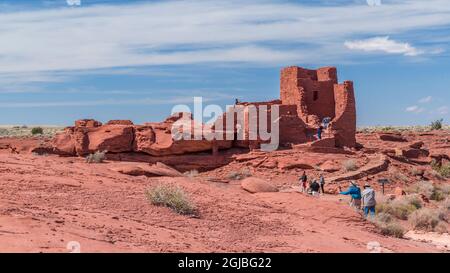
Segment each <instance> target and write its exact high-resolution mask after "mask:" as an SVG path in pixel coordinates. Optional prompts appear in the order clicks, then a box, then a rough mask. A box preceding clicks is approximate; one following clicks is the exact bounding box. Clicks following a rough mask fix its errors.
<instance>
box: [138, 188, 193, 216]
mask: <svg viewBox="0 0 450 273" xmlns="http://www.w3.org/2000/svg"><path fill="white" fill-rule="evenodd" d="M147 198H148V200H149V201H150V202H151V203H152V204H153V205H156V206H165V207H168V208H170V209H172V210H173V211H175V212H177V213H179V214H183V215H189V214H195V213H196V210H195V207H194V205H193V204H192V202H191V201H190V199H189V198H188V196H187V194H186V193H185V192H184V191H183V189H182V188H180V187H174V186H170V185H162V184H161V185H158V186H156V187H153V188H151V189H149V190H147Z"/></svg>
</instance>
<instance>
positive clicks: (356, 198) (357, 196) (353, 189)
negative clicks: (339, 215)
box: [339, 181, 361, 210]
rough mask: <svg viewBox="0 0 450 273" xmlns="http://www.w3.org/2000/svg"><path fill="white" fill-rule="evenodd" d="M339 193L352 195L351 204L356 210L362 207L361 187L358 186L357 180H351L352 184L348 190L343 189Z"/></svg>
mask: <svg viewBox="0 0 450 273" xmlns="http://www.w3.org/2000/svg"><path fill="white" fill-rule="evenodd" d="M339 194H342V195H350V196H351V200H350V206H352V207H354V208H355V209H356V210H360V209H361V189H360V188H359V187H358V185H357V184H356V182H355V181H350V185H349V187H348V189H347V190H346V191H341V190H340V192H339Z"/></svg>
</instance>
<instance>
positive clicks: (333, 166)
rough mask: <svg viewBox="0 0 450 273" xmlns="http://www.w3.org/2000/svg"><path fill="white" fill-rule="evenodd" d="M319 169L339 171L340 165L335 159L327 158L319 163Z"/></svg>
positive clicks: (330, 171)
mask: <svg viewBox="0 0 450 273" xmlns="http://www.w3.org/2000/svg"><path fill="white" fill-rule="evenodd" d="M320 169H321V170H322V171H324V172H329V173H332V172H337V171H339V170H340V169H341V166H340V165H339V164H338V163H337V162H335V161H332V160H327V161H325V162H324V163H323V164H322V165H320Z"/></svg>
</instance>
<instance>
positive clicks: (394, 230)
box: [371, 212, 405, 238]
mask: <svg viewBox="0 0 450 273" xmlns="http://www.w3.org/2000/svg"><path fill="white" fill-rule="evenodd" d="M371 221H372V222H373V223H374V224H375V226H376V227H377V228H378V229H379V231H380V233H381V234H383V235H386V236H392V237H397V238H402V237H403V235H404V234H405V229H404V228H403V227H402V226H401V225H400V224H399V223H397V222H396V221H395V219H394V218H393V217H392V216H391V215H390V214H388V213H384V212H381V213H378V214H377V216H376V217H375V219H373V220H371Z"/></svg>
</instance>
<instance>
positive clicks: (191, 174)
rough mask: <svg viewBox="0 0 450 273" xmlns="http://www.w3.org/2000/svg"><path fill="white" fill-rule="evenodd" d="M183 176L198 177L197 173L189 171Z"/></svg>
mask: <svg viewBox="0 0 450 273" xmlns="http://www.w3.org/2000/svg"><path fill="white" fill-rule="evenodd" d="M184 175H185V176H187V177H191V178H193V177H196V176H198V171H197V170H190V171H187V172H185V173H184Z"/></svg>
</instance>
